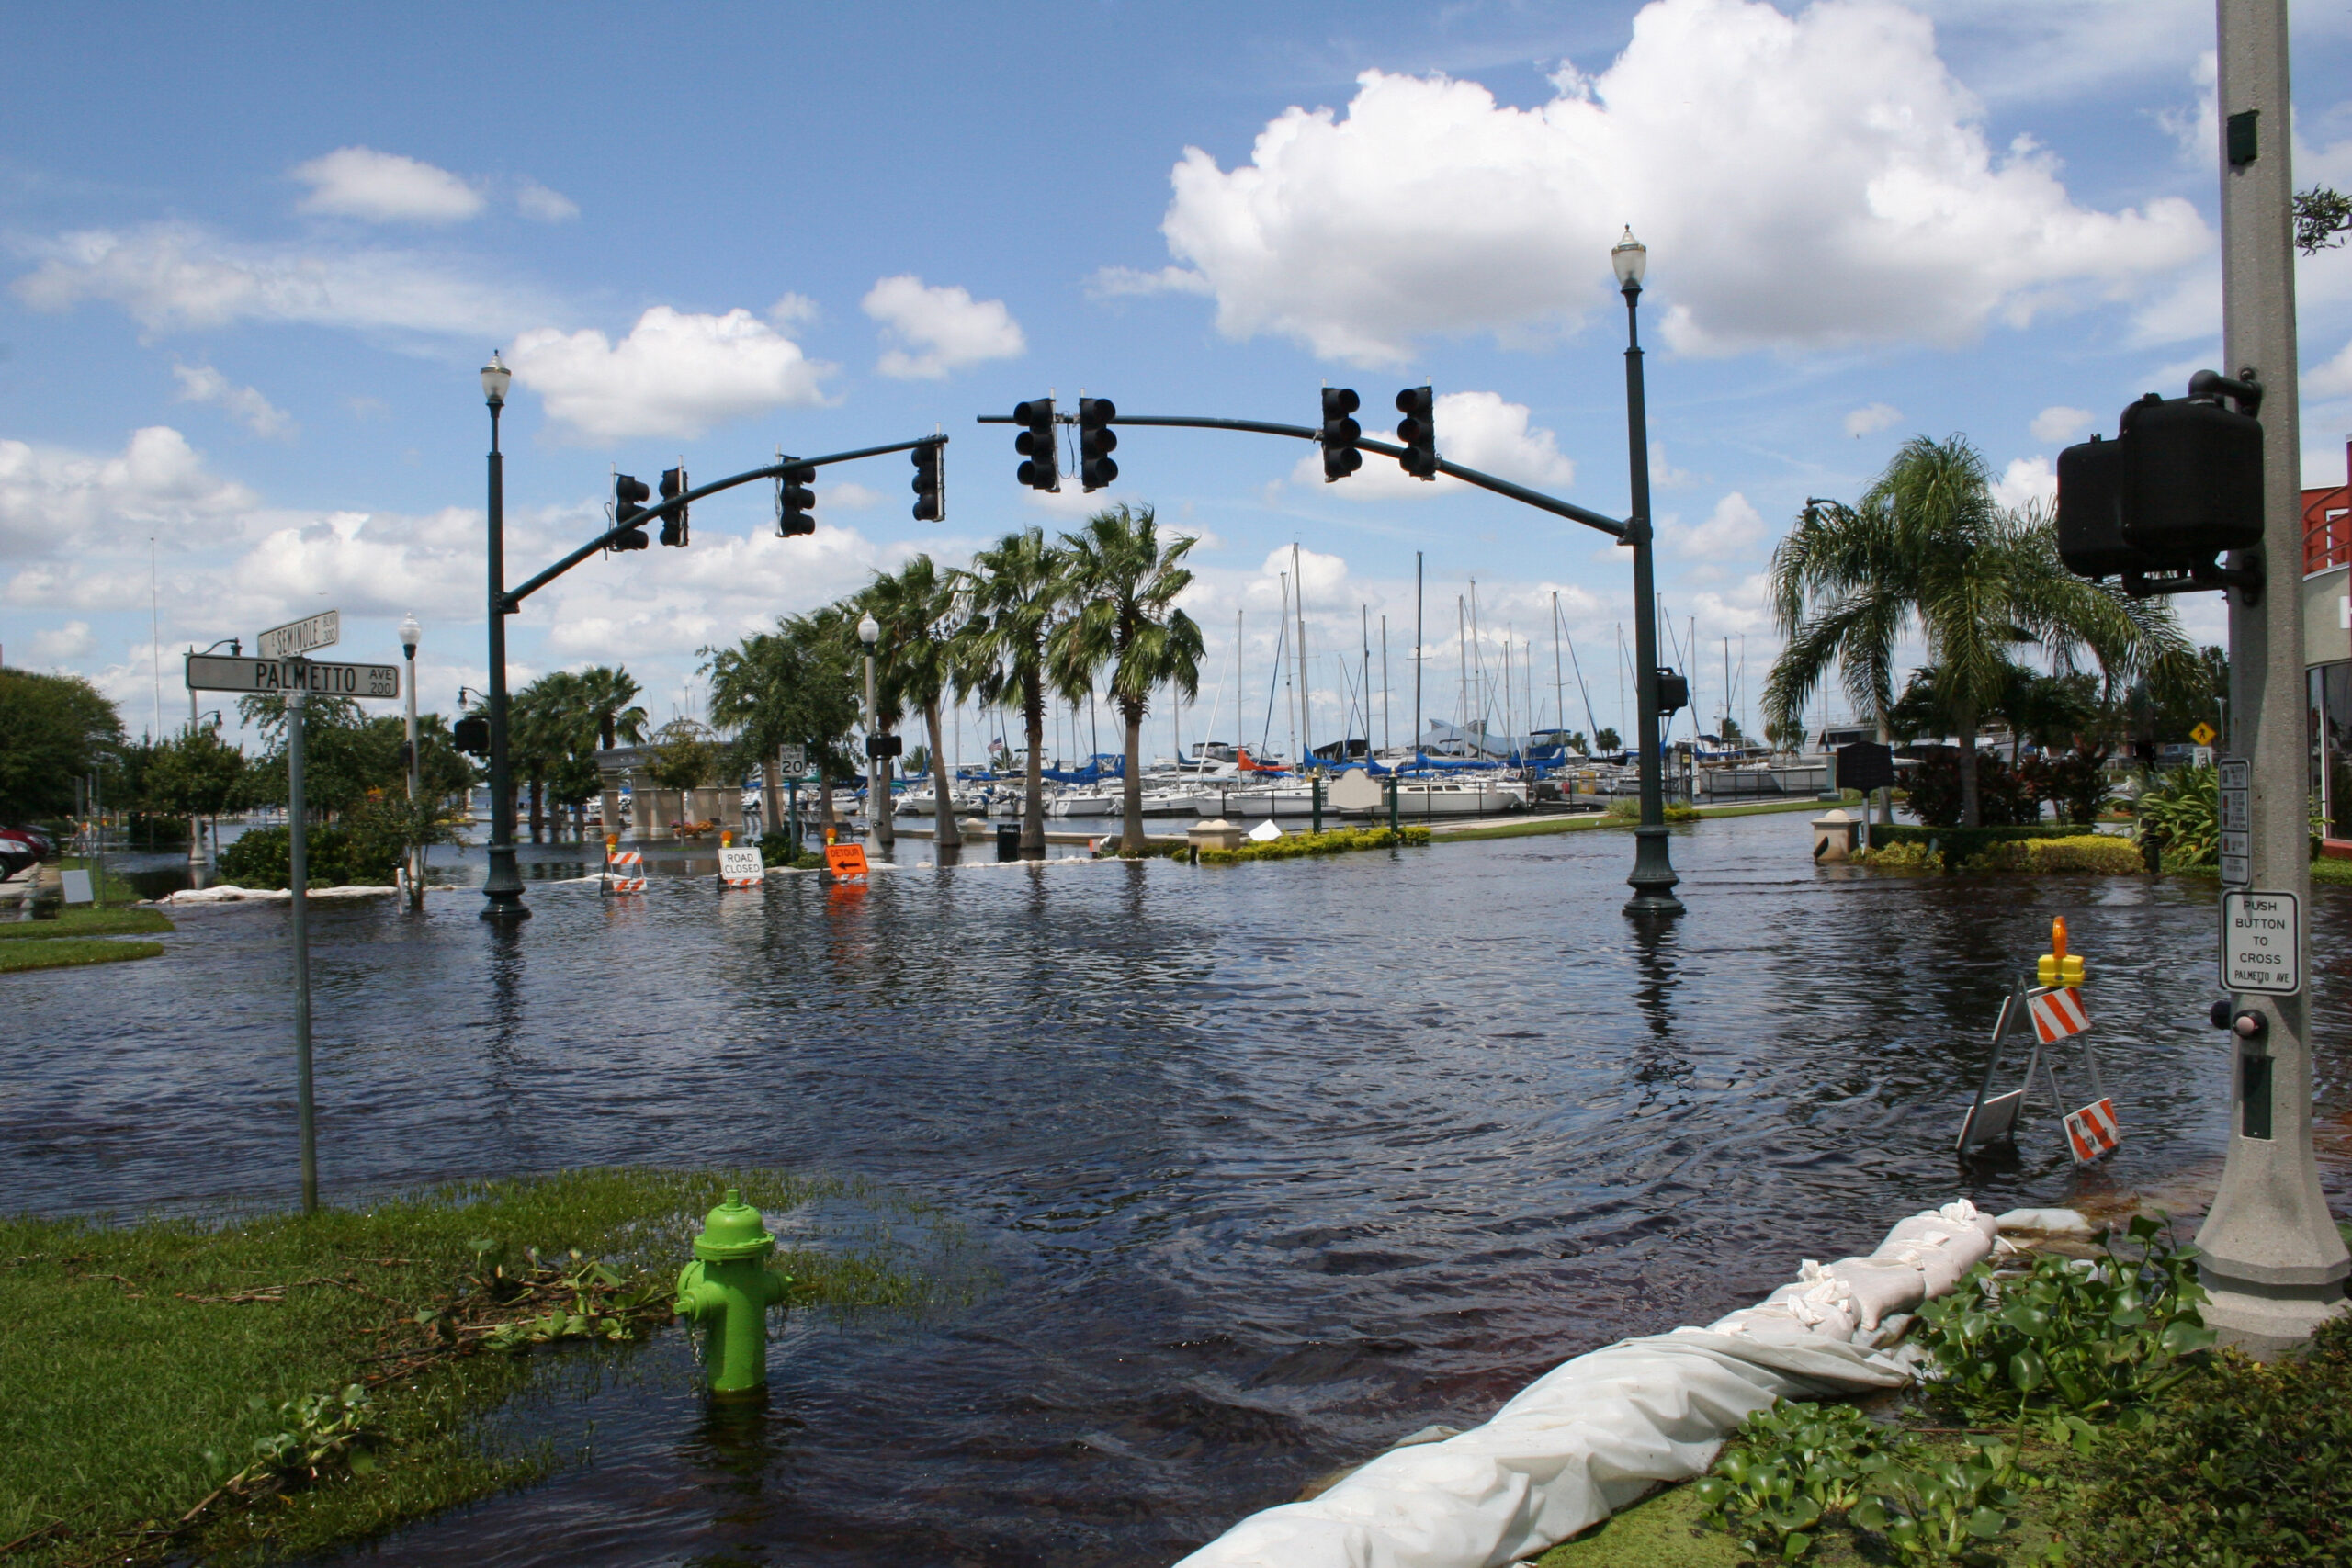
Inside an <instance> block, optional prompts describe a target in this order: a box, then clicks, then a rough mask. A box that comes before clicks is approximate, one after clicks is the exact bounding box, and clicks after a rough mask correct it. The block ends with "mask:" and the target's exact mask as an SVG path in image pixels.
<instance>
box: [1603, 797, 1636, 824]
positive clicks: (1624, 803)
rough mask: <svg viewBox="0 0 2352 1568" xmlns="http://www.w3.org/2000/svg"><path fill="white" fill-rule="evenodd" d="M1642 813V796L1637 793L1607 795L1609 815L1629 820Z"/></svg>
mask: <svg viewBox="0 0 2352 1568" xmlns="http://www.w3.org/2000/svg"><path fill="white" fill-rule="evenodd" d="M1641 814H1642V797H1641V796H1640V795H1611V796H1610V797H1609V815H1610V816H1611V817H1617V818H1623V819H1624V820H1626V821H1628V822H1631V821H1633V820H1634V818H1637V817H1639V816H1641Z"/></svg>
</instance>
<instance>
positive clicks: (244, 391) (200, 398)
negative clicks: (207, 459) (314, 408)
mask: <svg viewBox="0 0 2352 1568" xmlns="http://www.w3.org/2000/svg"><path fill="white" fill-rule="evenodd" d="M172 375H173V377H174V378H175V379H176V380H177V381H178V382H179V384H180V389H179V400H180V401H181V402H184V403H209V404H211V405H212V406H213V407H215V408H218V409H220V410H222V411H223V412H226V413H227V414H228V415H229V417H230V418H232V419H233V420H235V421H236V422H237V423H239V424H242V425H243V426H244V427H245V428H246V429H247V430H250V431H252V432H253V433H254V434H255V435H262V436H290V435H292V434H294V421H293V419H292V418H291V417H290V416H289V415H288V413H287V412H286V411H285V410H284V409H282V408H279V407H277V405H276V404H274V403H272V402H271V401H270V400H268V399H267V398H266V397H263V396H262V395H261V392H260V390H259V389H256V388H253V387H240V386H238V385H236V384H235V383H234V382H232V381H231V380H230V379H229V378H227V377H226V376H223V375H222V374H220V371H218V370H215V369H214V368H213V367H211V366H209V365H174V366H173V367H172Z"/></svg>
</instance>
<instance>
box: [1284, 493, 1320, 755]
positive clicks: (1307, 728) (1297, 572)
mask: <svg viewBox="0 0 2352 1568" xmlns="http://www.w3.org/2000/svg"><path fill="white" fill-rule="evenodd" d="M1290 575H1291V581H1293V583H1294V584H1295V586H1296V592H1295V593H1294V594H1293V595H1292V597H1291V610H1292V612H1293V613H1294V614H1295V615H1297V617H1298V746H1297V750H1295V751H1294V752H1293V753H1292V755H1293V756H1295V758H1296V759H1297V761H1298V765H1299V766H1300V767H1302V768H1303V767H1305V766H1306V757H1307V753H1308V752H1309V751H1310V750H1313V749H1314V746H1315V729H1314V726H1313V725H1311V724H1310V723H1308V722H1307V720H1308V711H1307V706H1306V701H1307V698H1306V572H1305V571H1304V570H1301V568H1300V566H1299V563H1298V541H1297V540H1296V539H1293V540H1292V541H1291V542H1290Z"/></svg>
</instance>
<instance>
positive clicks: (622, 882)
mask: <svg viewBox="0 0 2352 1568" xmlns="http://www.w3.org/2000/svg"><path fill="white" fill-rule="evenodd" d="M644 891H645V857H644V856H643V855H641V854H639V853H638V852H636V851H635V850H625V849H622V848H621V847H620V839H619V838H618V836H613V837H608V838H606V839H605V881H604V886H603V892H604V894H605V897H612V896H613V895H614V894H616V893H642V892H644Z"/></svg>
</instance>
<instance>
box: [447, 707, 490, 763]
mask: <svg viewBox="0 0 2352 1568" xmlns="http://www.w3.org/2000/svg"><path fill="white" fill-rule="evenodd" d="M449 738H450V739H452V740H454V741H456V742H457V745H458V750H460V751H463V752H464V753H465V754H466V755H467V756H469V757H487V756H489V755H490V720H489V719H487V718H484V717H483V716H481V715H480V714H478V713H476V714H468V715H467V716H465V717H463V718H461V719H459V720H458V722H457V723H455V724H453V725H451V726H450V727H449Z"/></svg>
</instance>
